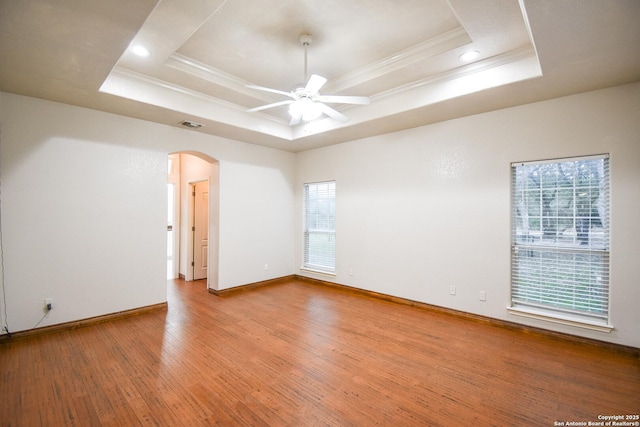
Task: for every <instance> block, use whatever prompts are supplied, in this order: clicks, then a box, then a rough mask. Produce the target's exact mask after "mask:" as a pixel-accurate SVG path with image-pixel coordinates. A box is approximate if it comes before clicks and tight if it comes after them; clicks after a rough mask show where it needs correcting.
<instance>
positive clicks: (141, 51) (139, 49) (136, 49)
mask: <svg viewBox="0 0 640 427" xmlns="http://www.w3.org/2000/svg"><path fill="white" fill-rule="evenodd" d="M131 52H133V53H134V55H137V56H141V57H143V58H147V57H149V56H151V52H150V51H149V49H147V48H146V47H144V46H142V45H139V44H138V45H135V46H133V47H132V48H131Z"/></svg>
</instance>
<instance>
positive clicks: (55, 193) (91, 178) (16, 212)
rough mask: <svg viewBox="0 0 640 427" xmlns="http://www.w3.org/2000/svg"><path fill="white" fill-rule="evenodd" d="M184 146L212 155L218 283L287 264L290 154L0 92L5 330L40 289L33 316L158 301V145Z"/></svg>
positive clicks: (259, 276) (162, 289)
mask: <svg viewBox="0 0 640 427" xmlns="http://www.w3.org/2000/svg"><path fill="white" fill-rule="evenodd" d="M183 150H191V151H197V152H201V153H204V154H207V155H208V156H211V157H213V158H215V159H217V160H218V161H219V162H220V163H219V166H220V181H221V194H220V218H221V219H220V226H221V230H222V232H221V233H220V242H219V250H220V253H221V256H220V265H219V269H220V271H219V279H220V280H219V287H220V288H221V289H222V288H225V287H229V286H235V285H239V284H245V283H251V282H256V281H260V280H266V279H269V278H273V277H279V276H284V275H289V274H292V273H293V263H292V260H293V246H294V237H293V230H292V227H291V224H292V223H293V210H294V209H293V203H294V190H293V188H294V187H293V178H294V161H295V156H294V155H293V154H291V153H287V152H283V151H279V150H273V149H268V148H264V147H258V146H255V145H251V144H245V143H242V142H238V141H231V140H226V139H223V138H217V137H213V136H209V135H204V134H201V133H197V132H193V131H189V130H183V129H178V128H175V127H167V126H162V125H158V124H155V123H150V122H145V121H141V120H136V119H131V118H126V117H121V116H116V115H112V114H107V113H102V112H98V111H92V110H88V109H83V108H77V107H73V106H69V105H64V104H59V103H53V102H49V101H43V100H38V99H33V98H28V97H23V96H18V95H13V94H8V93H0V201H1V211H0V213H1V221H2V235H3V240H2V251H3V255H4V271H3V273H4V283H3V284H4V287H5V292H6V305H7V317H8V326H9V330H10V331H12V332H15V331H21V330H26V329H30V328H32V327H33V326H34V325H35V324H36V323H37V322H38V320H40V318H41V317H42V316H43V314H44V311H43V307H44V298H48V297H52V298H54V303H55V308H54V310H53V311H51V312H50V313H49V315H48V317H47V318H46V319H45V320H44V321H43V322H42V324H41V325H40V326H47V325H51V324H58V323H63V322H68V321H73V320H79V319H84V318H89V317H93V316H98V315H103V314H107V313H113V312H117V311H121V310H126V309H131V308H136V307H143V306H147V305H152V304H157V303H160V302H163V301H166V221H167V216H166V215H167V214H166V210H167V208H166V206H167V205H166V203H167V201H166V197H167V195H166V183H167V156H168V154H169V153H171V152H177V151H183ZM250 200H251V201H255V202H256V204H252V203H249V202H248V201H250ZM265 262H269V264H270V269H269V271H264V263H265ZM0 306H2V305H1V304H0ZM0 310H2V308H0ZM0 314H2V316H0V324H2V326H3V327H4V326H5V325H4V313H0Z"/></svg>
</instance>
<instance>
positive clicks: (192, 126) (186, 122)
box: [178, 120, 204, 129]
mask: <svg viewBox="0 0 640 427" xmlns="http://www.w3.org/2000/svg"><path fill="white" fill-rule="evenodd" d="M178 124H179V125H182V126H184V127H186V128H189V129H198V128H201V127H202V126H204V125H201V124H200V123H196V122H192V121H189V120H183V121H181V122H180V123H178Z"/></svg>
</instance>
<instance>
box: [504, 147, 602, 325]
mask: <svg viewBox="0 0 640 427" xmlns="http://www.w3.org/2000/svg"><path fill="white" fill-rule="evenodd" d="M511 187H512V212H513V218H512V235H511V241H512V253H511V270H512V271H511V277H512V278H511V300H512V306H513V307H527V308H533V309H536V310H538V309H541V310H542V311H543V312H545V313H547V314H548V315H550V316H551V317H554V315H555V316H558V317H560V316H566V315H567V314H568V315H570V316H572V317H573V318H576V317H577V318H584V319H585V320H588V321H590V322H594V321H595V322H596V323H600V322H602V323H607V322H608V318H609V157H608V156H607V155H603V156H591V157H581V158H571V159H559V160H553V161H542V162H528V163H514V164H512V182H511Z"/></svg>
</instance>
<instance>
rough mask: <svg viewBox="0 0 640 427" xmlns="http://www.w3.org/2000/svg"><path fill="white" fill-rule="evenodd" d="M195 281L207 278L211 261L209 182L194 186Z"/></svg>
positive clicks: (201, 182)
mask: <svg viewBox="0 0 640 427" xmlns="http://www.w3.org/2000/svg"><path fill="white" fill-rule="evenodd" d="M193 190H194V191H193V197H194V200H193V264H192V265H193V280H200V279H206V278H207V264H208V259H209V181H200V182H197V183H195V184H194V185H193Z"/></svg>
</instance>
